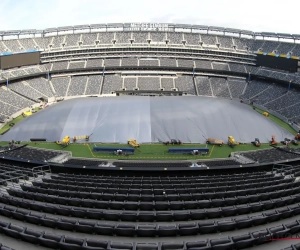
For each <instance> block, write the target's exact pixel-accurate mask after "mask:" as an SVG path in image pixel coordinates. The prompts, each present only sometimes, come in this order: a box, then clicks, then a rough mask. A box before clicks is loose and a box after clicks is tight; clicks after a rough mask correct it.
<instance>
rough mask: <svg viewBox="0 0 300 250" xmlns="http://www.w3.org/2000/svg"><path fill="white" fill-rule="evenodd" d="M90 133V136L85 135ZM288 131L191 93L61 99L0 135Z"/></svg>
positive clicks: (242, 135)
mask: <svg viewBox="0 0 300 250" xmlns="http://www.w3.org/2000/svg"><path fill="white" fill-rule="evenodd" d="M91 134H92V135H91ZM273 134H274V135H276V138H277V140H278V141H279V140H282V139H284V138H285V137H289V138H292V135H291V134H290V133H289V132H287V131H286V130H285V129H283V128H281V127H280V126H279V125H277V124H275V123H274V122H272V121H271V120H270V119H268V118H266V117H264V116H262V115H261V114H259V113H257V112H256V111H254V110H253V109H252V108H251V107H249V106H248V105H245V104H242V103H239V102H238V101H233V100H227V99H219V98H210V97H197V96H183V97H144V96H123V97H103V98H96V97H94V98H92V97H91V98H76V99H71V100H66V101H63V102H60V103H57V104H53V105H51V106H50V107H48V108H46V109H45V110H42V111H40V112H38V113H36V114H34V115H33V116H30V117H27V118H25V119H24V120H23V121H22V122H20V123H18V124H16V125H15V126H14V127H13V128H12V129H11V130H10V131H9V132H7V133H6V134H4V135H3V136H0V140H2V141H9V140H12V139H13V140H20V141H29V140H30V138H46V139H47V141H56V140H61V139H62V138H63V137H64V136H66V135H69V136H71V137H73V136H75V135H76V136H79V135H91V137H90V141H91V142H120V143H126V142H127V139H129V138H135V139H136V140H137V141H138V142H140V143H147V142H159V141H168V140H170V139H180V140H182V141H183V142H186V143H190V142H201V143H203V142H205V139H204V137H214V138H217V139H223V140H224V141H227V137H228V135H232V136H233V137H234V138H235V139H236V141H239V142H251V141H253V140H254V138H255V137H258V138H259V139H260V140H261V142H268V141H269V140H270V139H271V136H272V135H273Z"/></svg>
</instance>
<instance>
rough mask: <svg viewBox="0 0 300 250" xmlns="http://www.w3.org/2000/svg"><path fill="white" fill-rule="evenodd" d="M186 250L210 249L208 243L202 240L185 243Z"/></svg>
mask: <svg viewBox="0 0 300 250" xmlns="http://www.w3.org/2000/svg"><path fill="white" fill-rule="evenodd" d="M186 248H187V249H191V250H193V249H195V250H196V249H201V250H202V249H203V250H205V249H210V246H208V243H207V241H206V240H203V241H194V242H187V243H186Z"/></svg>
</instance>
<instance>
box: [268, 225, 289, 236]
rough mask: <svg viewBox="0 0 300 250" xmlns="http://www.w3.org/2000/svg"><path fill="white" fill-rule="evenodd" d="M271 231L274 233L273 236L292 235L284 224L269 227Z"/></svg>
mask: <svg viewBox="0 0 300 250" xmlns="http://www.w3.org/2000/svg"><path fill="white" fill-rule="evenodd" d="M269 231H270V233H271V234H272V238H273V239H274V238H275V239H276V238H287V237H289V236H290V233H289V231H290V230H289V229H288V228H285V227H284V226H282V225H281V226H277V227H271V228H269Z"/></svg>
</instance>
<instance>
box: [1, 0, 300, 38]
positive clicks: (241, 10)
mask: <svg viewBox="0 0 300 250" xmlns="http://www.w3.org/2000/svg"><path fill="white" fill-rule="evenodd" d="M299 7H300V0H284V1H280V0H250V1H249V0H247V1H246V0H189V1H186V0H149V1H143V0H106V1H103V0H0V10H1V15H0V30H17V29H45V28H51V27H60V26H69V25H80V24H97V23H130V22H155V23H184V24H201V25H208V26H221V27H228V28H237V29H244V30H251V31H257V32H259V31H267V32H277V33H293V34H300V24H299V20H300V18H299V9H300V8H299Z"/></svg>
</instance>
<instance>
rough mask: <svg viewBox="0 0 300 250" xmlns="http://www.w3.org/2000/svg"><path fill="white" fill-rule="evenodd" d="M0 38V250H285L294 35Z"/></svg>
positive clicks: (294, 189) (193, 31)
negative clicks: (249, 249) (248, 249)
mask: <svg viewBox="0 0 300 250" xmlns="http://www.w3.org/2000/svg"><path fill="white" fill-rule="evenodd" d="M0 36H1V39H0V69H1V70H0V122H1V123H0V134H1V135H0V171H1V172H0V184H1V186H0V188H1V192H0V242H1V244H2V246H1V248H0V249H16V250H18V249H24V248H28V249H67V250H68V249H86V250H87V249H90V250H92V249H94V250H96V249H112V250H123V249H126V250H179V249H182V250H196V249H199V250H200V249H246V248H251V249H300V243H299V242H300V240H299V239H300V238H299V233H300V221H299V220H298V218H299V217H298V216H299V214H300V194H299V191H300V181H299V176H300V168H299V165H300V164H299V162H300V147H299V146H298V144H299V142H300V87H299V86H300V73H299V72H300V61H299V56H300V43H299V40H300V35H296V34H282V33H271V32H260V33H257V32H252V31H248V30H239V29H231V28H222V27H214V26H204V25H186V24H171V23H113V24H95V25H78V26H66V27H58V28H49V29H45V30H34V29H31V30H12V31H0ZM287 240H293V241H292V242H290V241H287Z"/></svg>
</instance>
